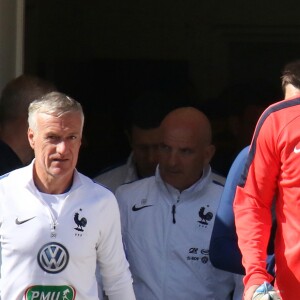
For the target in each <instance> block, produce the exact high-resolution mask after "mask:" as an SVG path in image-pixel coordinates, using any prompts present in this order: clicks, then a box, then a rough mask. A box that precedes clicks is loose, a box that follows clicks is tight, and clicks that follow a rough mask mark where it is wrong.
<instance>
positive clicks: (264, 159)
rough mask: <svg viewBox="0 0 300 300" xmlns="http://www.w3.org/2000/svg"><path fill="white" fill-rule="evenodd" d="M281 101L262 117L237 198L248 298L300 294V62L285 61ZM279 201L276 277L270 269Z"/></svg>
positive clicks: (237, 225)
mask: <svg viewBox="0 0 300 300" xmlns="http://www.w3.org/2000/svg"><path fill="white" fill-rule="evenodd" d="M282 87H283V91H284V93H285V99H284V100H283V101H279V102H276V103H274V104H272V105H270V106H269V107H268V108H267V109H266V110H265V111H264V112H263V113H262V115H261V116H260V119H259V121H258V123H257V125H256V129H255V132H254V135H253V139H252V143H251V146H250V150H249V154H248V158H247V162H246V166H245V169H244V171H243V174H242V177H241V181H240V183H239V184H238V186H237V190H236V195H235V199H234V214H235V224H236V229H237V235H238V243H239V247H240V249H241V252H242V256H243V265H244V267H245V270H246V276H245V279H244V284H245V296H244V299H245V300H250V299H252V297H253V295H255V294H257V293H260V292H261V290H265V291H266V292H267V293H270V294H272V297H273V298H272V299H283V300H290V299H295V298H297V296H298V295H300V271H299V270H300V261H299V255H300V244H299V238H298V237H299V232H300V222H299V213H300V211H299V201H300V194H299V185H300V169H299V163H300V156H299V153H300V150H299V149H300V105H299V104H300V60H297V61H293V62H291V63H288V64H287V65H285V67H284V70H283V73H282ZM274 204H275V215H276V223H277V229H276V234H275V244H274V249H275V265H276V267H275V275H276V276H275V282H274V286H275V288H274V289H273V287H272V286H271V283H273V280H274V277H273V276H271V274H270V273H268V272H267V270H266V257H267V245H268V242H269V237H270V234H271V225H272V207H273V206H274Z"/></svg>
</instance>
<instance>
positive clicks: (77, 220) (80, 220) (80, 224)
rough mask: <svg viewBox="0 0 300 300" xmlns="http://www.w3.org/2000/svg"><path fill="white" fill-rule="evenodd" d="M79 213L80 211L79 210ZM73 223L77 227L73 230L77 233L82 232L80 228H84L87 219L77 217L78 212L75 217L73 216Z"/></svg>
mask: <svg viewBox="0 0 300 300" xmlns="http://www.w3.org/2000/svg"><path fill="white" fill-rule="evenodd" d="M79 211H80V212H81V211H82V209H81V208H80V209H79ZM74 221H75V223H76V225H77V227H76V228H74V229H75V230H78V231H84V230H83V228H82V227H85V226H86V224H87V219H86V218H84V217H79V212H76V213H75V215H74Z"/></svg>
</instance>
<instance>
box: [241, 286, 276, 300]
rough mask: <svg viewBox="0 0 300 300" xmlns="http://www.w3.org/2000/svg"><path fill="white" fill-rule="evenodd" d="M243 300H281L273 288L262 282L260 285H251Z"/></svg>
mask: <svg viewBox="0 0 300 300" xmlns="http://www.w3.org/2000/svg"><path fill="white" fill-rule="evenodd" d="M244 300H281V298H280V297H279V295H278V293H277V292H276V291H275V289H274V287H273V286H272V285H271V284H270V283H268V282H264V283H263V284H262V285H260V286H258V285H252V286H250V287H249V288H248V290H247V291H246V293H245V295H244Z"/></svg>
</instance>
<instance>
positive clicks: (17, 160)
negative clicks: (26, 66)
mask: <svg viewBox="0 0 300 300" xmlns="http://www.w3.org/2000/svg"><path fill="white" fill-rule="evenodd" d="M55 90H56V88H55V86H54V84H52V83H51V82H49V81H46V80H43V79H41V78H39V77H36V76H32V75H21V76H19V77H17V78H15V79H13V80H11V81H10V82H8V83H7V85H6V86H5V87H4V89H3V91H2V94H1V98H0V175H2V174H5V173H7V172H9V171H12V170H14V169H17V168H20V167H23V166H25V165H27V164H28V163H29V162H31V160H32V158H33V151H32V149H31V147H30V145H29V143H28V139H27V128H28V125H27V112H28V106H29V103H30V102H31V101H32V100H34V99H37V98H38V97H40V96H42V95H44V94H47V93H49V92H51V91H55Z"/></svg>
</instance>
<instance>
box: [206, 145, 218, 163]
mask: <svg viewBox="0 0 300 300" xmlns="http://www.w3.org/2000/svg"><path fill="white" fill-rule="evenodd" d="M215 152H216V147H215V145H208V146H207V147H206V151H205V163H206V164H209V163H210V161H211V159H212V158H213V156H214V154H215Z"/></svg>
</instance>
